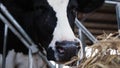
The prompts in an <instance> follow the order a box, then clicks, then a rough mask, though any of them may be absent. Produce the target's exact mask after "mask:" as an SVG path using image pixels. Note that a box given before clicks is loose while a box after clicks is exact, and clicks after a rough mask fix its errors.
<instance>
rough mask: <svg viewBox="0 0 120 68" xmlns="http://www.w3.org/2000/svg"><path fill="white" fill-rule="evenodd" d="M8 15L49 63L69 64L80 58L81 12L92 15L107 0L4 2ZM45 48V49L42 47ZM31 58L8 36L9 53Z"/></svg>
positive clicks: (0, 26)
mask: <svg viewBox="0 0 120 68" xmlns="http://www.w3.org/2000/svg"><path fill="white" fill-rule="evenodd" d="M1 2H2V3H3V4H4V5H5V6H6V7H7V9H8V11H9V12H10V13H11V14H12V15H13V17H14V18H15V19H16V20H17V21H18V22H19V24H20V25H21V26H22V28H23V29H24V30H25V31H26V32H27V34H28V35H29V36H30V37H31V38H32V40H33V41H34V42H35V44H37V48H38V49H39V50H40V51H41V52H42V50H43V48H44V49H45V50H46V51H47V59H48V60H53V61H55V62H58V63H65V62H67V61H69V60H70V59H71V58H72V57H73V56H76V55H77V53H78V51H79V49H80V45H81V44H80V40H78V38H77V37H76V36H75V35H74V32H73V28H74V21H75V17H76V15H77V12H81V13H89V12H92V11H94V10H95V9H97V8H99V7H100V6H101V5H102V4H103V3H104V0H1ZM1 22H2V21H0V53H1V54H2V50H3V49H2V48H3V46H2V45H3V35H4V34H3V26H4V25H3V23H1ZM40 45H42V47H41V46H40ZM12 49H14V51H15V52H22V53H24V54H28V49H27V48H26V47H25V46H24V45H23V44H22V42H21V41H20V40H19V39H18V38H17V37H16V36H15V35H14V34H13V33H12V32H11V31H9V32H8V40H7V53H8V51H9V50H12Z"/></svg>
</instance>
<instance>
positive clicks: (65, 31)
mask: <svg viewBox="0 0 120 68" xmlns="http://www.w3.org/2000/svg"><path fill="white" fill-rule="evenodd" d="M47 1H48V3H49V5H50V6H51V7H52V8H53V10H54V11H55V12H56V17H57V25H56V27H55V30H54V32H53V39H52V42H51V43H50V45H49V46H50V47H52V48H53V49H54V46H55V42H56V41H63V40H68V41H74V40H75V36H74V33H73V31H72V29H71V27H70V24H69V21H68V17H67V6H68V3H69V0H47Z"/></svg>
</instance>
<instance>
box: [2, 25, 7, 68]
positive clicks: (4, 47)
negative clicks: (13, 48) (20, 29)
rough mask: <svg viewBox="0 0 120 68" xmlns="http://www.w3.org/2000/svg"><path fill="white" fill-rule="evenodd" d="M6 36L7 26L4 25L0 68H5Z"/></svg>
mask: <svg viewBox="0 0 120 68" xmlns="http://www.w3.org/2000/svg"><path fill="white" fill-rule="evenodd" d="M7 35H8V25H6V24H5V29H4V41H3V57H2V58H3V60H2V68H5V65H6V58H5V57H6V48H7V45H6V43H7Z"/></svg>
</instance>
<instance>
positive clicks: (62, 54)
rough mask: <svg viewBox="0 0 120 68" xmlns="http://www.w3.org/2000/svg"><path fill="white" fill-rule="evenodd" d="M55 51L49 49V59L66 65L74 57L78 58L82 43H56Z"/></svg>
mask: <svg viewBox="0 0 120 68" xmlns="http://www.w3.org/2000/svg"><path fill="white" fill-rule="evenodd" d="M54 49H55V50H53V49H52V48H51V47H50V48H48V56H47V57H48V59H49V60H54V61H56V62H58V63H65V62H67V61H70V60H71V58H72V57H74V56H77V54H78V51H79V49H80V43H79V42H77V41H56V42H55V48H54ZM50 52H51V54H50Z"/></svg>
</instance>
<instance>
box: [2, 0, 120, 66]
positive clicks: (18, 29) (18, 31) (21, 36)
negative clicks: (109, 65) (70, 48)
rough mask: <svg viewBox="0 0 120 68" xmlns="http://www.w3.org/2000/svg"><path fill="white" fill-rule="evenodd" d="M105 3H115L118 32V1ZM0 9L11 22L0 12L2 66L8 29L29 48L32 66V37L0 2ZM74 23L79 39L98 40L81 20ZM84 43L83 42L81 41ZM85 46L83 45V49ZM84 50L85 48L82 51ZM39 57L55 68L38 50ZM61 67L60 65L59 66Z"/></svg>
mask: <svg viewBox="0 0 120 68" xmlns="http://www.w3.org/2000/svg"><path fill="white" fill-rule="evenodd" d="M105 3H108V4H116V15H117V21H118V31H119V34H120V3H119V2H114V1H105ZM0 9H1V12H2V13H3V14H4V15H5V16H6V17H7V18H8V19H9V20H10V21H11V22H12V24H13V25H14V26H15V27H14V26H13V25H11V24H10V22H9V21H8V20H7V19H6V18H5V17H4V15H3V14H2V13H1V12H0V19H1V20H2V21H3V23H4V24H5V30H4V43H3V47H4V48H3V62H2V68H5V53H6V42H7V32H8V29H10V30H11V31H12V32H13V33H14V34H15V35H16V36H17V37H18V38H19V39H20V40H21V41H22V43H23V44H24V45H25V46H26V47H27V48H28V49H29V52H28V54H29V68H32V64H33V63H32V53H35V52H38V49H37V46H36V44H35V43H34V42H33V41H32V39H31V38H30V37H29V36H28V35H27V33H26V32H25V31H24V30H23V29H22V28H21V26H20V25H19V24H18V22H17V21H16V20H15V19H14V18H13V17H12V15H11V14H10V13H9V12H8V11H7V9H6V8H5V6H4V5H3V4H2V3H0ZM75 24H76V25H77V27H78V28H79V35H80V37H81V38H80V39H81V41H82V40H83V39H84V38H82V36H83V35H86V36H87V37H88V38H89V39H90V40H91V41H92V42H93V43H97V42H98V40H97V39H96V38H95V37H94V36H93V35H92V34H91V33H90V32H89V31H88V30H87V29H86V28H85V27H84V26H83V25H82V24H81V22H80V21H79V20H78V19H77V18H76V19H75ZM83 43H84V42H83ZM84 48H85V46H84V45H83V49H84ZM83 52H85V50H84V51H83ZM38 54H39V55H40V57H41V58H43V60H44V61H45V62H46V63H47V64H48V66H49V67H50V68H55V66H53V65H52V64H51V63H49V61H47V59H46V57H45V56H44V55H43V54H42V53H41V52H38ZM60 68H62V66H60Z"/></svg>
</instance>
